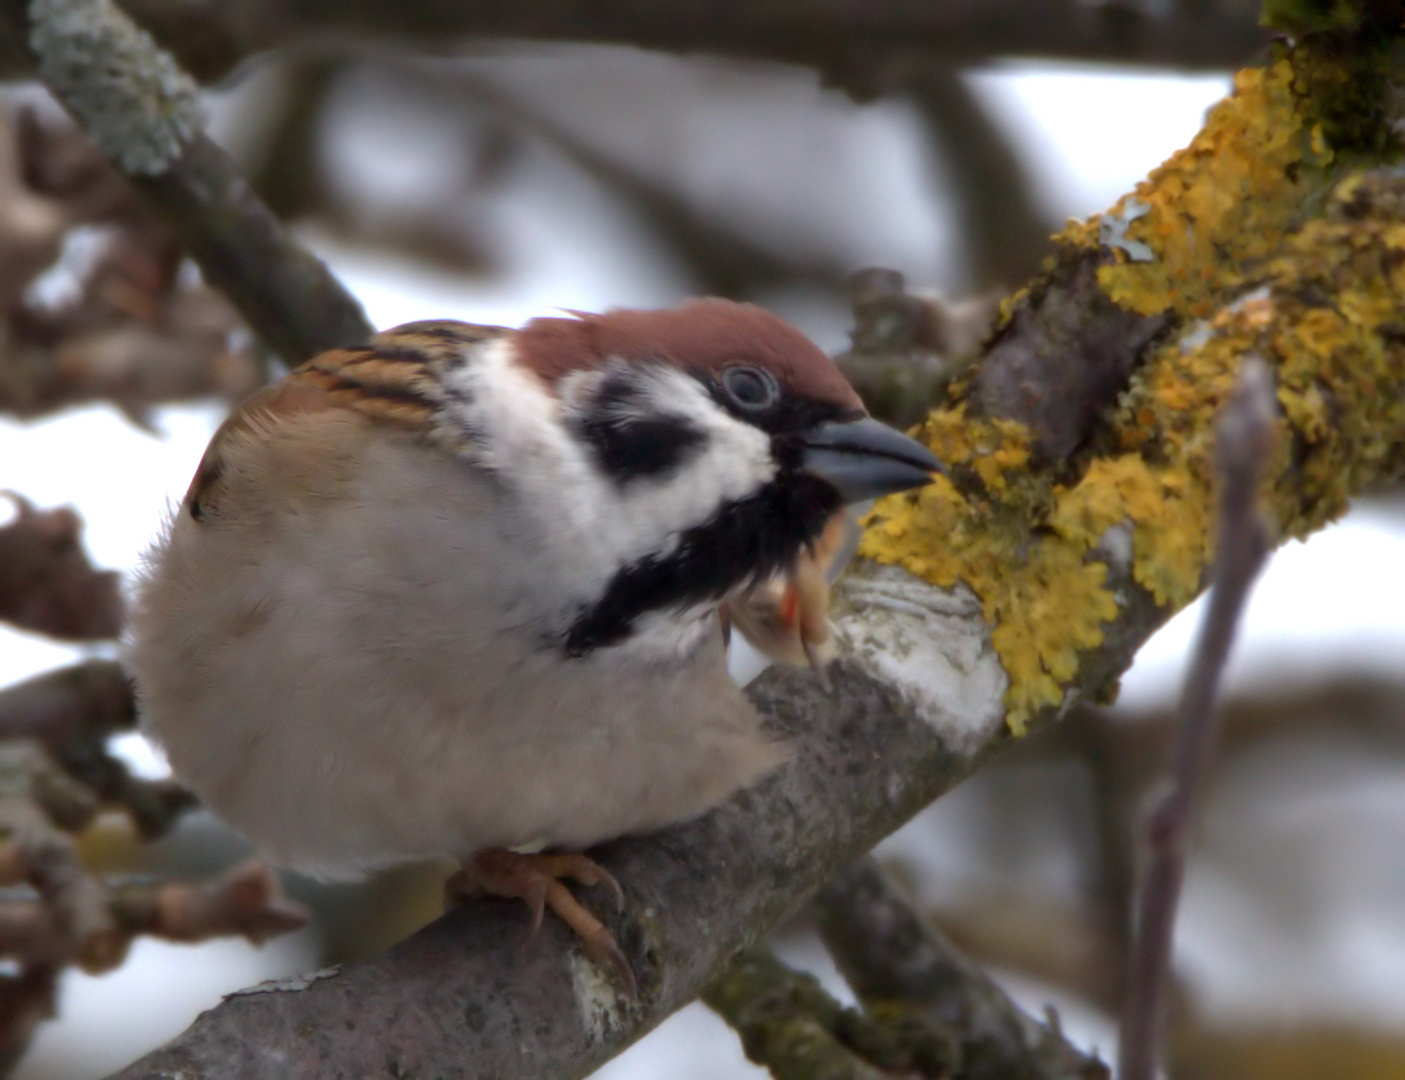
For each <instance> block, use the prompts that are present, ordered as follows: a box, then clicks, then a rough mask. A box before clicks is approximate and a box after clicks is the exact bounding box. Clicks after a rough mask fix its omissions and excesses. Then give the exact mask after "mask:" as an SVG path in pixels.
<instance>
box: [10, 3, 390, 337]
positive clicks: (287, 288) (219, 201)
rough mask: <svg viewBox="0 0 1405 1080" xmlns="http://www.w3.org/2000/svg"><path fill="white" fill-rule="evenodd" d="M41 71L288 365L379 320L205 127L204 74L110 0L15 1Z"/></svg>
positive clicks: (16, 17) (22, 33)
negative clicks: (291, 229)
mask: <svg viewBox="0 0 1405 1080" xmlns="http://www.w3.org/2000/svg"><path fill="white" fill-rule="evenodd" d="M0 17H3V19H4V21H5V22H6V23H8V30H9V34H10V36H11V39H12V41H13V40H14V39H19V40H22V41H23V42H25V46H26V48H27V49H28V50H29V52H30V54H31V56H32V57H33V60H34V62H35V64H36V65H37V68H38V74H39V77H40V78H41V79H42V80H43V81H44V84H45V85H46V86H47V87H48V88H49V90H50V91H51V92H52V93H53V95H54V96H55V97H56V98H58V99H59V101H60V102H62V103H63V105H64V107H65V108H67V109H68V111H69V112H71V113H72V114H73V116H74V118H75V119H76V120H77V121H78V123H79V125H80V126H81V127H82V128H83V129H84V130H85V131H86V132H87V134H88V135H89V136H90V137H91V138H92V139H93V140H94V141H95V142H96V143H97V144H98V146H99V148H100V149H101V150H102V151H103V153H104V154H106V155H107V156H108V158H110V159H111V160H112V162H113V164H114V165H116V166H117V168H118V170H119V171H121V173H122V174H123V175H124V176H125V177H126V178H127V179H128V181H130V182H131V184H132V185H133V186H134V187H135V188H136V189H137V191H138V192H139V193H140V194H141V195H142V197H143V198H144V199H145V200H146V201H147V203H148V205H149V206H150V207H151V208H152V210H154V211H155V213H156V214H157V216H158V217H159V218H160V219H161V220H162V221H163V222H164V223H165V224H166V226H167V227H168V228H169V229H170V230H171V232H172V234H173V235H174V236H175V237H176V238H177V239H178V240H179V241H180V242H181V243H182V244H183V245H185V247H186V249H187V250H188V251H189V252H190V254H191V256H192V257H193V258H194V259H195V261H196V263H198V264H199V266H200V269H201V270H202V271H203V272H204V275H205V278H206V280H207V281H209V283H210V284H212V285H214V286H215V287H216V288H218V289H220V290H221V291H223V292H224V293H225V294H226V295H227V296H228V297H229V298H230V300H232V301H233V302H234V305H235V306H236V307H237V308H238V309H239V311H240V313H241V314H242V315H243V316H244V318H245V319H247V320H248V322H249V324H250V325H251V326H252V327H254V328H255V330H256V331H257V332H258V333H259V334H260V335H261V336H262V337H263V338H264V340H265V341H267V343H268V344H269V346H270V347H272V349H273V350H274V351H275V352H276V353H278V355H279V356H281V357H282V358H283V360H284V361H285V362H287V363H288V364H290V365H292V364H296V363H299V362H301V361H302V360H305V359H307V358H309V357H311V356H313V355H315V354H316V353H319V352H321V351H322V350H324V349H328V348H331V347H333V346H337V345H350V344H355V343H356V342H359V341H363V340H365V338H367V337H369V336H370V334H371V333H372V328H371V325H370V324H369V323H368V322H367V321H366V316H365V315H364V313H363V312H362V311H361V305H360V304H359V303H358V302H357V301H356V300H355V298H353V297H352V296H351V295H350V294H349V293H348V292H347V291H346V290H345V289H344V288H343V287H342V285H341V283H340V282H338V281H337V280H336V278H334V277H332V275H331V274H330V273H329V272H328V271H327V268H326V267H325V266H323V265H322V263H321V262H320V261H319V260H318V259H317V258H316V257H314V256H313V255H311V254H310V253H309V252H307V251H306V250H304V249H303V248H302V247H301V246H300V245H298V243H297V242H296V241H295V240H294V239H293V238H292V237H291V236H290V235H289V233H288V231H287V230H286V229H285V228H284V227H283V225H282V223H280V222H279V221H278V219H277V218H275V217H274V216H273V215H272V214H271V213H270V212H269V211H268V208H267V207H265V206H264V205H263V203H262V202H260V201H259V199H258V197H257V196H256V195H255V194H254V192H253V189H252V188H251V187H250V186H249V184H248V182H247V181H246V180H245V179H244V178H243V176H241V175H240V174H239V171H238V170H237V169H236V168H235V167H234V163H233V162H232V161H230V159H229V157H228V155H226V154H225V152H224V151H223V150H221V149H220V148H219V147H218V146H216V145H215V144H214V143H213V142H211V141H210V139H209V137H208V136H206V135H205V133H204V131H203V129H202V118H201V114H200V105H199V101H198V91H197V90H196V87H195V84H194V83H193V82H192V81H191V80H190V78H189V77H188V76H187V75H185V73H184V72H182V71H181V70H180V68H179V67H177V65H176V62H175V60H173V59H172V58H171V56H170V55H169V54H167V53H165V52H163V51H161V50H160V49H158V48H157V47H156V45H155V43H154V42H153V41H152V40H151V38H150V37H149V36H148V35H147V34H146V33H145V32H143V31H142V30H140V29H138V28H137V26H136V25H135V24H134V23H133V22H132V21H131V19H130V18H129V17H128V16H127V15H125V14H124V13H123V12H122V11H121V10H120V9H119V8H118V7H117V6H116V5H115V4H114V3H113V2H112V0H31V2H30V3H25V2H23V0H5V2H4V3H3V4H0Z"/></svg>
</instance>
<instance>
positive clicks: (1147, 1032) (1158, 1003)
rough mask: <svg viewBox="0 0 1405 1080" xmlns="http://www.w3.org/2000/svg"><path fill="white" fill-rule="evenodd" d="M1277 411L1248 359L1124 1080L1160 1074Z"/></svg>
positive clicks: (1221, 463) (1161, 831)
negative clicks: (1172, 972) (1175, 964)
mask: <svg viewBox="0 0 1405 1080" xmlns="http://www.w3.org/2000/svg"><path fill="white" fill-rule="evenodd" d="M1275 411H1276V399H1275V397H1274V386H1273V375H1272V373H1271V372H1270V371H1269V368H1268V366H1267V365H1266V364H1265V363H1264V362H1263V361H1261V360H1259V359H1258V358H1257V357H1249V358H1248V359H1246V360H1245V362H1244V366H1243V368H1242V369H1241V371H1240V374H1239V382H1238V385H1237V386H1236V387H1235V390H1234V394H1233V396H1232V397H1231V398H1230V400H1229V403H1228V404H1227V405H1226V406H1225V409H1224V412H1223V414H1222V415H1221V417H1220V420H1219V424H1218V428H1217V431H1216V446H1215V450H1216V454H1215V457H1216V467H1217V471H1218V473H1219V478H1220V497H1219V504H1220V506H1219V541H1218V544H1217V545H1216V550H1215V562H1214V568H1213V581H1214V588H1213V590H1212V591H1211V593H1210V600H1209V606H1208V609H1207V610H1206V612H1205V619H1204V622H1203V623H1202V624H1201V629H1200V636H1199V639H1198V640H1197V642H1196V645H1195V652H1194V655H1193V656H1192V658H1191V665H1190V670H1189V671H1188V672H1187V674H1186V681H1185V689H1184V691H1183V692H1182V695H1181V705H1180V710H1179V716H1178V718H1177V729H1178V734H1177V745H1176V751H1175V755H1176V756H1175V764H1174V769H1173V772H1172V780H1171V782H1172V788H1171V790H1170V791H1169V792H1168V793H1167V795H1166V796H1165V797H1164V799H1163V800H1162V801H1161V803H1160V804H1159V805H1158V806H1157V807H1156V809H1155V811H1154V812H1153V813H1152V816H1151V820H1150V822H1149V823H1148V828H1147V840H1148V845H1149V848H1150V854H1151V859H1150V863H1149V865H1148V867H1147V871H1146V876H1145V878H1144V879H1143V881H1142V885H1141V888H1140V890H1139V891H1138V895H1137V901H1136V903H1137V916H1136V926H1135V930H1134V940H1133V945H1132V955H1131V961H1130V969H1129V973H1128V980H1127V992H1126V1000H1125V1002H1124V1006H1123V1012H1122V1030H1121V1040H1120V1044H1119V1048H1118V1069H1117V1073H1118V1077H1119V1080H1152V1077H1153V1076H1154V1075H1155V1072H1156V1059H1157V1055H1158V1047H1159V1045H1160V1043H1161V1037H1160V1036H1161V1031H1162V1027H1163V1021H1164V1016H1163V1013H1164V1007H1163V998H1164V988H1165V985H1166V976H1167V971H1168V968H1169V966H1170V958H1171V936H1172V930H1173V927H1174V924H1175V918H1176V907H1177V904H1178V903H1179V900H1180V892H1181V883H1182V881H1183V879H1184V877H1185V849H1186V843H1187V840H1188V837H1189V832H1190V827H1191V823H1192V822H1193V820H1194V817H1195V812H1196V808H1197V806H1198V804H1199V799H1200V795H1201V793H1202V791H1203V788H1204V786H1205V780H1206V775H1207V772H1208V770H1209V766H1210V762H1211V759H1212V757H1213V755H1214V753H1215V749H1216V747H1217V745H1218V743H1219V735H1220V722H1219V716H1218V714H1217V712H1216V711H1215V707H1214V706H1215V695H1216V692H1217V690H1218V688H1219V683H1220V676H1221V675H1222V674H1223V672H1224V666H1225V661H1226V659H1227V658H1228V656H1229V648H1230V645H1231V643H1232V642H1233V640H1234V632H1235V628H1236V626H1237V625H1238V622H1239V616H1240V612H1241V611H1242V610H1243V607H1244V602H1245V599H1246V598H1247V597H1248V594H1249V589H1250V587H1251V586H1252V585H1253V582H1254V578H1255V577H1256V576H1257V575H1258V572H1259V569H1260V567H1262V565H1263V563H1264V560H1265V558H1266V557H1267V555H1268V551H1269V547H1270V531H1269V526H1268V523H1267V521H1266V520H1265V519H1264V516H1263V513H1262V512H1261V511H1260V509H1259V506H1258V498H1257V496H1258V489H1259V484H1260V482H1261V481H1262V480H1263V478H1264V476H1265V475H1266V474H1267V472H1268V466H1269V461H1270V458H1271V456H1272V450H1273V434H1274V414H1275Z"/></svg>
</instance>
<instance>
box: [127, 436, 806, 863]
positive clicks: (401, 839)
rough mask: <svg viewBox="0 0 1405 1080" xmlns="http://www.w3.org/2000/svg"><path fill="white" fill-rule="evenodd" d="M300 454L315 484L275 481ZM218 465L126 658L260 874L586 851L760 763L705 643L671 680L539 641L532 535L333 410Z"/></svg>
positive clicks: (707, 797) (472, 488)
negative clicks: (218, 485) (216, 487)
mask: <svg viewBox="0 0 1405 1080" xmlns="http://www.w3.org/2000/svg"><path fill="white" fill-rule="evenodd" d="M310 455H311V456H314V458H315V460H317V461H319V462H321V461H325V463H326V464H327V470H326V472H327V475H326V476H325V477H322V478H321V479H318V478H316V477H313V478H311V479H309V478H307V477H306V476H303V475H302V474H299V475H298V476H297V477H296V479H297V481H298V482H296V483H293V482H284V483H282V484H281V485H280V476H285V475H287V474H288V473H289V472H290V470H289V468H288V466H287V462H288V461H290V460H296V461H298V462H300V463H301V464H302V465H303V466H304V467H305V466H306V463H307V461H308V460H310ZM229 460H230V463H231V464H230V467H229V468H228V469H227V470H226V473H225V484H226V488H225V491H224V492H223V494H222V502H221V513H220V515H219V516H218V517H217V518H211V519H207V520H206V521H204V522H199V523H197V522H195V521H193V520H192V519H191V518H190V516H189V514H188V513H182V514H180V515H179V516H178V517H177V518H176V519H175V520H174V522H173V523H172V524H171V526H170V528H169V529H168V531H167V534H166V536H164V537H163V538H162V540H161V541H159V542H158V543H157V545H156V547H155V549H154V550H153V552H152V553H151V556H150V565H149V569H148V571H147V573H146V576H145V578H144V580H143V581H142V583H141V585H140V589H139V595H138V600H137V605H136V611H135V615H134V618H133V622H132V633H133V637H132V641H131V645H130V648H129V651H128V658H129V660H130V664H131V667H132V669H133V671H134V673H135V676H136V679H137V683H138V688H139V694H140V701H141V708H142V713H143V724H144V727H145V730H146V731H148V732H149V733H150V734H151V735H153V736H154V737H155V738H156V739H157V740H159V741H160V742H161V743H162V744H163V745H164V746H165V747H166V750H167V752H168V754H169V756H170V759H171V762H172V766H173V768H174V769H175V770H176V773H177V775H178V776H179V777H180V778H181V779H183V780H184V781H185V782H186V783H188V784H189V785H190V786H191V787H192V788H194V790H195V791H196V792H197V793H198V794H199V795H200V796H201V798H202V799H204V800H205V801H206V802H207V803H208V804H209V805H210V806H212V807H213V808H214V809H215V810H216V812H218V813H219V814H220V815H222V816H223V817H225V818H226V819H227V820H228V821H229V822H230V823H231V824H232V825H234V826H235V827H236V828H237V829H239V830H240V831H242V832H243V833H245V834H246V835H247V836H248V837H249V838H250V839H251V840H252V841H253V842H254V843H255V844H256V845H258V846H259V847H260V848H262V849H263V850H264V851H265V852H266V853H268V854H269V855H270V856H272V857H274V858H276V859H278V860H280V861H283V862H286V863H292V864H296V865H299V866H301V867H303V868H306V869H310V870H313V871H316V872H320V873H323V874H328V875H340V874H343V873H345V872H348V871H354V870H357V869H361V868H365V867H370V866H375V865H379V864H384V863H388V862H393V861H397V860H401V859H407V858H415V857H420V856H429V855H439V854H448V855H454V856H466V855H468V854H470V853H472V852H474V851H477V850H481V849H483V848H488V847H497V846H504V845H516V844H521V843H525V842H528V841H532V840H536V839H545V840H547V841H548V842H550V843H553V844H559V845H563V846H570V847H581V846H585V845H588V844H590V843H593V842H595V841H598V840H601V839H604V838H607V837H610V836H614V835H619V834H621V833H626V832H633V831H642V830H648V829H651V828H655V827H658V826H661V825H663V824H666V823H668V822H671V821H675V820H679V819H682V818H686V817H689V816H692V815H694V814H697V813H699V812H701V811H703V810H705V809H707V808H708V807H709V806H711V805H713V804H714V803H715V802H717V801H718V800H720V799H721V798H723V797H725V796H726V795H727V794H729V793H730V792H731V791H732V790H734V789H735V788H737V787H738V786H740V785H742V784H745V783H747V782H749V781H750V780H752V779H753V778H755V777H756V776H757V775H759V774H760V773H761V772H763V771H765V770H766V769H767V768H768V767H770V766H771V765H772V764H773V763H774V762H775V761H776V760H777V759H778V756H779V755H778V751H777V748H776V747H775V746H774V745H773V744H770V743H768V742H767V741H766V740H765V739H764V738H763V737H762V736H761V735H760V734H759V732H758V730H757V720H756V716H755V713H754V711H753V710H752V709H751V707H750V706H749V705H748V704H747V702H746V701H745V699H744V698H743V697H742V696H741V694H740V693H739V691H737V689H736V688H735V687H734V686H733V685H732V684H731V682H730V681H729V680H728V679H727V677H726V674H725V671H724V667H723V660H722V654H721V645H720V639H719V637H718V635H706V636H704V638H703V639H702V644H701V646H700V647H699V648H698V649H697V651H695V653H694V654H693V656H692V657H691V658H690V659H689V660H688V661H687V662H686V663H672V664H665V663H661V662H657V661H654V662H645V661H644V660H642V659H640V658H638V657H636V658H633V659H629V658H628V657H627V656H626V655H624V654H620V653H619V652H618V650H609V649H606V650H601V651H600V652H598V653H596V654H593V655H592V656H590V657H588V658H585V659H582V660H574V661H573V660H567V659H565V658H564V657H562V656H561V654H560V653H558V652H556V651H553V650H551V649H549V648H544V647H543V643H542V639H541V634H540V626H539V625H538V624H537V623H536V621H535V620H536V619H537V618H538V617H539V616H540V615H541V613H542V612H543V611H544V610H547V609H548V608H549V606H550V600H551V598H550V597H545V598H544V597H543V596H542V595H541V588H542V577H541V575H540V573H539V572H538V565H537V560H538V558H539V557H540V556H541V555H542V554H543V553H544V550H545V548H546V547H547V546H549V542H548V541H547V540H546V539H545V538H544V537H543V536H542V535H541V534H540V532H539V531H538V530H537V528H536V527H535V526H534V524H533V521H532V516H531V515H523V514H520V513H517V512H516V511H515V508H514V507H513V506H512V505H510V504H507V503H506V502H505V500H506V499H507V498H508V496H507V495H506V494H505V493H504V492H503V491H502V490H501V489H500V488H499V487H498V486H497V485H495V484H494V483H492V482H491V481H488V480H485V478H484V475H483V474H482V473H480V472H478V471H477V470H475V469H473V468H471V467H470V466H468V465H466V464H465V463H464V462H463V461H460V460H458V459H455V458H453V457H452V456H450V455H449V454H448V453H446V452H444V451H442V450H439V449H436V448H433V447H430V446H428V445H425V444H423V443H420V442H416V441H414V440H412V439H411V438H409V437H408V436H403V435H400V434H398V433H391V432H386V431H382V430H380V429H378V428H372V427H370V426H369V424H368V422H367V421H365V420H364V419H363V418H361V417H358V416H354V415H352V414H349V413H342V412H340V411H335V410H333V411H329V412H328V413H327V414H326V415H325V417H322V416H320V415H319V416H317V417H314V418H312V419H309V418H307V417H305V416H304V417H299V418H298V422H297V425H296V427H294V426H292V425H288V426H280V425H279V424H277V423H274V424H273V425H272V426H271V427H270V428H269V430H267V431H260V432H257V433H251V434H249V435H248V436H247V437H245V438H242V439H241V441H239V442H238V444H237V445H234V446H231V447H230V454H229ZM294 471H295V470H294ZM544 600H545V601H547V602H546V603H544Z"/></svg>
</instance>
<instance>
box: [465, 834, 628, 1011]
mask: <svg viewBox="0 0 1405 1080" xmlns="http://www.w3.org/2000/svg"><path fill="white" fill-rule="evenodd" d="M563 878H570V879H572V880H573V881H577V882H579V883H580V884H582V885H584V886H586V887H587V888H589V887H590V886H592V885H604V886H605V887H606V888H607V889H609V890H610V893H611V894H612V895H613V896H614V898H615V907H616V910H622V909H623V908H624V890H623V889H621V888H620V883H619V882H618V881H616V880H615V878H614V875H613V874H611V873H610V872H609V871H608V870H606V869H605V868H604V867H602V866H600V865H599V864H598V863H596V862H594V861H593V860H591V859H588V858H586V857H585V856H584V855H581V854H577V853H575V852H565V853H556V854H553V853H543V854H536V855H523V854H520V853H519V852H516V851H505V850H502V849H496V850H493V851H482V852H479V853H478V854H477V855H475V856H473V857H472V858H471V859H469V860H467V861H466V862H464V863H463V865H462V867H461V869H460V870H459V871H458V872H457V873H456V874H454V875H452V876H451V877H450V878H449V880H448V881H446V882H445V883H444V895H445V898H446V900H448V901H450V902H455V901H459V900H463V899H466V898H468V897H471V896H477V895H479V894H482V893H487V894H488V895H489V896H501V897H505V898H507V899H510V900H512V899H515V900H521V901H522V902H523V903H525V904H526V905H527V907H529V908H530V909H531V911H532V930H531V933H530V934H529V935H528V940H530V939H531V937H532V936H533V935H535V934H536V932H537V931H538V930H540V929H541V924H542V915H543V913H544V912H545V911H546V910H547V909H548V908H549V909H550V910H551V911H552V913H553V914H555V915H556V916H557V917H558V918H560V919H561V921H562V922H564V923H565V924H566V925H567V926H569V927H570V928H571V929H572V930H574V931H575V934H576V936H577V937H578V938H580V940H581V945H582V946H584V948H585V952H586V955H587V956H589V957H590V958H591V960H593V961H595V963H597V964H599V965H601V966H602V967H609V968H613V969H614V971H615V972H616V973H618V975H619V976H620V979H621V981H623V983H624V985H625V990H626V992H627V993H628V994H629V999H630V1000H631V1001H634V1000H635V999H636V998H637V997H638V988H637V986H636V984H635V981H634V972H633V971H632V970H631V969H630V966H629V961H628V960H626V959H625V956H624V953H623V952H622V951H621V950H620V947H619V944H618V943H617V942H616V941H615V937H614V935H613V934H611V933H610V931H608V930H606V929H605V927H604V925H603V924H602V923H601V922H600V920H599V919H597V918H596V917H595V916H594V915H592V914H591V913H590V911H589V910H587V908H586V907H585V906H584V905H583V904H582V903H581V902H580V901H579V900H577V899H576V898H575V897H574V896H572V895H571V890H570V889H568V888H566V886H565V885H563V884H562V883H561V882H562V879H563Z"/></svg>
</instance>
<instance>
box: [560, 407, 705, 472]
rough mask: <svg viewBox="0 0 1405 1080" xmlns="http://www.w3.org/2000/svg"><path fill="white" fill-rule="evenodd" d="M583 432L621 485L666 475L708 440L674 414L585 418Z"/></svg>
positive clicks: (607, 469)
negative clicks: (642, 417) (646, 417)
mask: <svg viewBox="0 0 1405 1080" xmlns="http://www.w3.org/2000/svg"><path fill="white" fill-rule="evenodd" d="M581 434H582V435H584V436H585V439H586V441H587V442H588V443H589V444H590V446H591V449H592V450H594V452H595V457H596V460H598V461H599V462H600V466H601V468H603V469H604V470H605V471H606V472H607V473H609V475H610V479H611V480H613V481H614V482H615V483H616V484H618V485H620V486H621V487H623V486H624V485H625V484H628V483H629V482H630V481H631V480H642V479H644V478H646V477H661V476H666V475H667V474H668V473H671V472H672V471H673V470H674V469H677V468H678V467H679V466H680V465H682V464H683V462H685V461H686V460H687V459H688V457H689V454H690V452H691V451H692V450H693V449H694V448H695V447H697V446H700V445H701V444H702V443H704V442H705V441H706V440H707V436H705V435H704V434H703V433H702V432H701V431H699V430H698V429H697V428H695V427H694V426H693V425H692V424H690V423H689V422H688V421H687V420H685V419H683V418H682V417H671V416H663V417H656V418H650V419H648V420H636V419H632V418H625V417H609V418H604V419H586V420H583V421H582V422H581Z"/></svg>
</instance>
